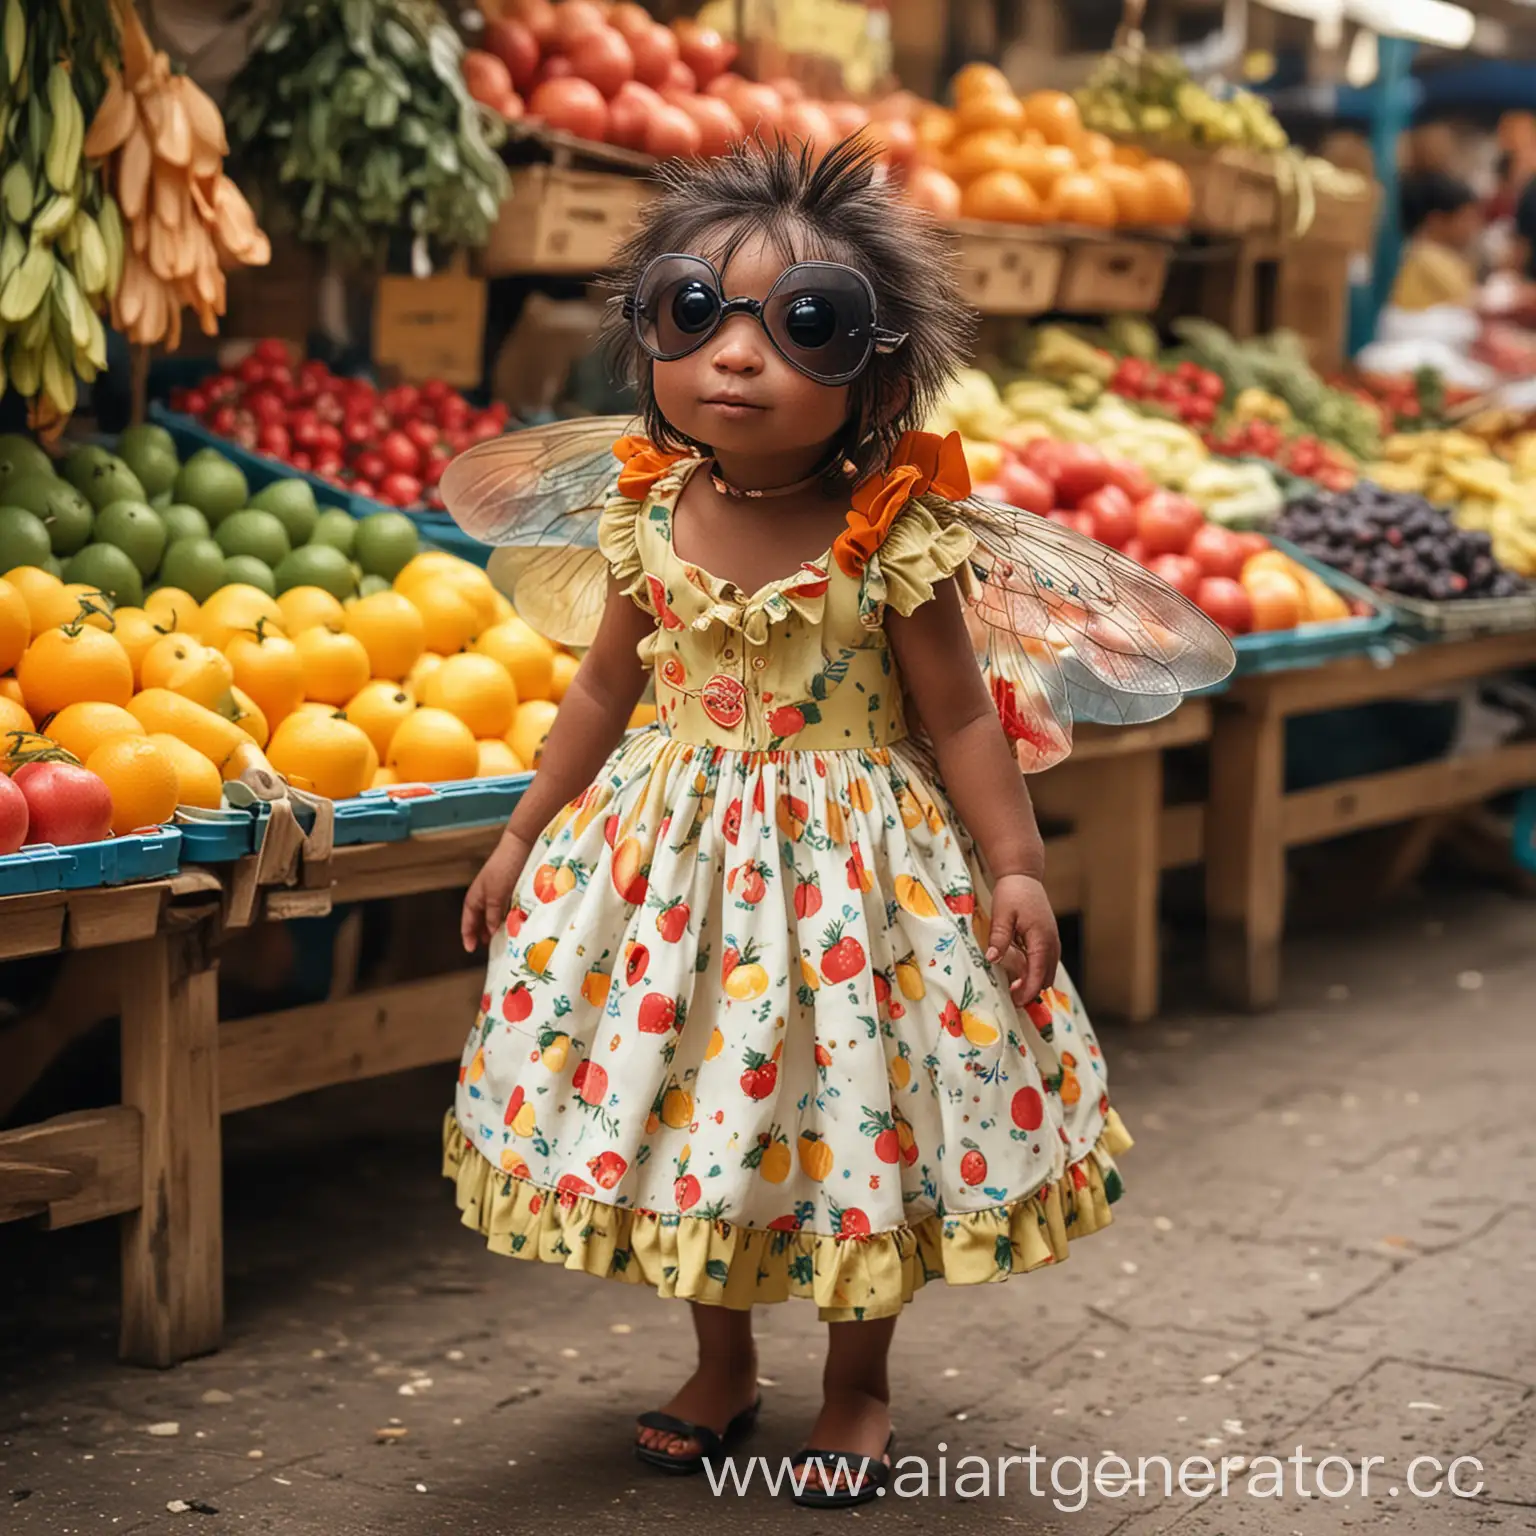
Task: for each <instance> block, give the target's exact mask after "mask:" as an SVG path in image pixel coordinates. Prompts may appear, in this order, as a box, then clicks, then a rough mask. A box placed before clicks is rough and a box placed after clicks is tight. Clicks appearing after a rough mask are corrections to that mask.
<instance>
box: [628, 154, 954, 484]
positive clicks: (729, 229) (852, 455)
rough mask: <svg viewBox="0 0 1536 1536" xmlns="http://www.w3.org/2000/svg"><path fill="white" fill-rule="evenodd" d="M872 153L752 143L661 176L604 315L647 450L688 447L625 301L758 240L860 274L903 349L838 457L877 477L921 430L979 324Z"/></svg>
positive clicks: (876, 374) (948, 264) (930, 230)
mask: <svg viewBox="0 0 1536 1536" xmlns="http://www.w3.org/2000/svg"><path fill="white" fill-rule="evenodd" d="M877 167H878V149H877V148H876V147H875V146H873V145H871V144H870V143H869V141H868V140H867V139H863V138H860V137H858V136H857V135H855V136H854V137H852V138H847V139H844V140H843V141H842V142H841V143H839V144H837V145H836V146H835V147H834V148H832V149H831V150H829V151H828V153H827V154H826V155H825V156H824V157H823V158H822V159H821V160H820V162H819V163H818V162H816V161H815V160H813V158H812V156H811V154H810V152H809V151H808V150H807V149H806V148H804V147H803V146H802V147H799V148H798V149H791V148H789V147H788V146H786V145H785V144H784V143H783V141H782V140H780V141H779V142H777V143H775V144H773V145H771V146H765V145H763V144H761V143H759V142H753V143H750V144H748V145H745V146H742V147H740V148H738V149H736V150H735V151H733V152H732V153H731V154H729V155H725V156H722V157H720V158H718V159H712V160H706V161H703V162H689V163H681V162H677V163H673V164H671V165H668V166H666V167H663V169H662V170H661V171H660V172H659V174H658V177H657V179H658V181H659V183H660V187H659V191H658V193H657V195H656V196H655V197H654V198H653V199H652V200H651V202H650V203H649V205H648V206H647V209H646V213H645V217H644V222H643V223H642V225H641V227H640V229H639V230H638V231H637V232H636V233H635V234H634V235H633V236H632V237H631V238H630V239H629V240H628V241H627V242H626V243H625V245H624V246H623V248H622V249H621V250H620V252H619V255H618V268H617V271H616V273H615V274H614V277H613V287H614V289H615V290H616V292H617V294H618V297H617V298H615V299H614V300H613V301H612V302H611V303H610V304H609V306H608V309H607V311H606V314H605V317H604V323H603V331H604V338H605V341H606V343H607V345H608V348H609V352H610V356H611V357H612V358H613V360H614V363H615V364H616V366H617V369H618V371H619V374H620V376H621V377H622V378H624V379H625V380H627V381H628V382H629V383H631V384H632V385H633V386H634V388H635V390H636V392H637V394H638V396H639V407H640V412H641V414H642V416H643V417H644V420H645V426H646V431H647V433H648V434H649V436H650V438H651V440H652V441H653V442H655V443H656V444H657V445H658V446H660V447H667V448H670V449H673V450H685V449H687V448H689V447H707V446H708V445H707V444H693V443H691V442H690V441H689V440H688V439H687V438H685V437H683V435H682V434H681V433H680V432H678V430H677V429H676V428H675V427H673V426H672V424H671V423H670V422H669V421H667V419H666V418H665V417H664V416H663V415H662V414H661V411H660V410H659V409H658V407H657V405H656V397H655V394H654V393H653V391H652V388H651V359H650V358H649V357H648V356H647V355H646V353H645V352H644V351H643V350H642V348H641V347H640V345H639V343H638V342H637V341H636V340H635V336H634V332H633V330H632V329H631V326H630V322H629V321H628V320H626V319H625V318H624V315H623V313H622V308H621V301H622V298H623V297H624V296H625V295H632V294H633V293H634V291H635V288H636V286H637V285H638V283H639V280H640V275H641V273H642V272H644V270H645V268H646V267H647V266H648V265H649V264H650V262H651V261H653V260H654V259H655V258H656V257H657V256H662V255H665V254H667V253H668V252H674V251H676V252H683V253H686V254H689V255H695V256H703V257H705V258H707V259H708V260H710V261H712V262H713V263H714V265H715V267H716V270H721V269H723V268H724V267H725V265H726V264H727V263H728V262H729V261H730V259H731V256H732V255H733V254H734V253H735V251H736V250H737V249H738V248H739V247H740V246H741V245H742V244H743V243H744V242H745V241H746V240H748V239H749V238H752V237H755V236H762V237H764V238H766V239H767V240H768V241H769V242H770V243H771V244H772V246H773V248H774V249H775V250H776V251H777V252H778V253H779V254H780V255H782V257H783V258H784V262H785V264H786V265H789V264H790V263H792V262H796V261H838V262H842V263H844V264H845V265H846V266H850V267H853V268H854V269H855V270H856V271H858V272H862V273H863V274H864V276H865V277H867V278H868V279H869V281H870V284H871V286H872V287H873V288H874V290H875V303H876V314H877V316H878V320H879V324H880V325H881V326H882V327H883V328H884V329H886V330H891V331H897V332H905V333H906V336H907V341H906V344H905V345H904V346H902V347H900V348H899V349H898V350H896V351H895V352H892V353H876V354H875V355H874V356H873V357H872V358H871V359H870V363H869V366H868V367H867V368H866V369H865V370H864V372H863V374H861V375H860V376H859V378H858V379H856V380H855V381H854V383H853V384H852V386H851V389H850V397H849V417H848V426H847V429H846V431H845V434H844V441H843V443H842V445H841V446H842V452H843V456H844V457H846V458H847V459H849V460H851V461H852V462H853V464H854V466H855V468H856V469H857V471H858V473H859V474H860V475H861V476H862V475H864V474H867V473H869V472H870V471H872V470H875V469H878V468H881V467H883V465H884V463H885V461H886V460H887V459H888V458H889V456H890V452H891V449H892V448H893V447H894V446H895V443H896V439H897V438H898V437H900V436H901V434H902V432H904V431H905V430H907V428H909V427H911V426H920V425H921V424H922V423H923V422H924V421H925V420H926V419H927V418H928V415H929V414H930V412H931V411H932V409H933V407H934V406H935V405H937V404H938V402H939V400H940V399H941V398H942V396H943V394H944V390H945V387H946V386H947V385H948V383H949V381H950V379H951V378H952V377H953V376H954V373H955V371H956V370H957V369H958V368H960V367H962V366H963V365H964V364H965V362H966V361H967V360H968V358H969V357H970V354H971V344H972V339H973V336H974V327H975V317H974V315H973V314H972V312H971V310H970V309H969V307H968V306H967V305H966V303H965V301H964V300H963V299H962V298H961V296H960V292H959V289H958V288H957V286H956V283H955V249H954V245H953V242H952V241H951V239H950V238H949V236H948V235H947V234H946V233H945V232H944V231H943V230H942V229H941V228H940V227H939V226H938V225H937V224H935V223H934V222H933V221H932V220H931V219H929V218H928V217H927V215H926V214H923V213H921V212H919V211H918V210H917V209H914V208H912V207H910V206H909V205H907V204H906V203H904V202H902V201H901V200H900V199H899V198H898V197H897V196H896V193H895V190H894V189H893V188H892V187H891V185H890V184H889V183H888V182H885V181H882V180H881V179H880V178H879V177H878V176H877Z"/></svg>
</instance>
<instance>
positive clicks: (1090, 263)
mask: <svg viewBox="0 0 1536 1536" xmlns="http://www.w3.org/2000/svg"><path fill="white" fill-rule="evenodd" d="M1169 254H1170V253H1169V248H1168V247H1167V246H1166V245H1159V244H1156V243H1155V242H1153V241H1151V240H1083V241H1080V242H1078V243H1076V244H1074V245H1073V246H1072V248H1071V249H1070V250H1069V251H1068V253H1067V257H1066V261H1065V263H1064V265H1063V268H1062V273H1061V284H1060V286H1059V287H1058V288H1057V290H1056V304H1055V307H1056V308H1057V309H1060V310H1065V311H1066V312H1067V313H1069V314H1079V315H1108V314H1138V315H1146V314H1151V312H1152V311H1153V310H1154V309H1156V308H1157V306H1158V302H1159V301H1160V300H1161V299H1162V296H1163V284H1164V283H1165V282H1167V280H1168V261H1169Z"/></svg>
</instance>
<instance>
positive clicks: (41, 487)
mask: <svg viewBox="0 0 1536 1536" xmlns="http://www.w3.org/2000/svg"><path fill="white" fill-rule="evenodd" d="M5 499H6V502H7V503H8V504H9V505H10V506H13V507H25V508H26V509H27V511H28V512H31V513H33V514H35V515H36V516H38V517H40V518H42V520H43V523H44V526H45V527H46V528H47V529H48V538H49V541H50V542H51V543H52V545H53V552H54V554H56V555H72V554H74V552H75V551H76V550H77V549H79V548H80V547H81V545H83V544H84V543H85V542H86V541H87V540H88V539H89V538H90V536H91V524H92V522H93V521H94V520H95V519H94V515H93V513H92V511H91V504H90V502H88V501H87V500H86V499H85V497H84V496H83V495H81V493H80V492H79V491H77V490H76V489H75V488H74V486H72V485H71V484H70V483H69V482H68V481H67V480H60V479H59V477H58V476H57V475H18V476H17V477H16V478H15V479H14V480H12V481H11V483H10V484H9V485H8V486H6V488H5ZM140 499H142V498H140Z"/></svg>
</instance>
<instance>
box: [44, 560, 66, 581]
mask: <svg viewBox="0 0 1536 1536" xmlns="http://www.w3.org/2000/svg"><path fill="white" fill-rule="evenodd" d="M43 569H44V570H45V571H47V572H48V574H49V575H50V576H57V577H58V578H59V580H60V581H63V580H64V562H63V561H62V560H60V559H59V557H58V556H57V555H49V556H48V558H47V559H46V560H44V561H43Z"/></svg>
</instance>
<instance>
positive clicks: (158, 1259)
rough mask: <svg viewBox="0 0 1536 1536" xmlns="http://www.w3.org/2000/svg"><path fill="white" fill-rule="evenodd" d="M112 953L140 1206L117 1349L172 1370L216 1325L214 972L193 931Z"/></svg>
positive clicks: (126, 1243)
mask: <svg viewBox="0 0 1536 1536" xmlns="http://www.w3.org/2000/svg"><path fill="white" fill-rule="evenodd" d="M119 954H120V955H121V960H120V962H119V964H120V973H121V976H122V988H123V992H122V997H123V1003H122V1021H123V1022H122V1037H123V1052H122V1054H123V1102H124V1103H125V1104H128V1105H131V1106H132V1107H133V1108H135V1109H137V1110H138V1111H139V1113H140V1114H141V1115H142V1116H143V1123H144V1157H143V1204H142V1206H141V1207H140V1208H139V1209H138V1210H137V1211H134V1212H132V1213H130V1214H129V1215H128V1216H126V1217H124V1219H123V1257H122V1264H123V1321H122V1334H121V1340H120V1351H121V1354H122V1356H123V1358H124V1359H125V1360H129V1361H132V1362H134V1363H135V1364H138V1365H155V1366H168V1365H174V1364H175V1363H176V1362H177V1361H179V1360H185V1359H188V1358H189V1357H191V1356H193V1355H200V1354H206V1353H208V1352H209V1351H210V1350H214V1349H217V1348H218V1347H219V1342H220V1339H221V1336H222V1333H223V1329H224V1234H223V1212H222V1208H221V1196H222V1169H221V1166H220V1161H221V1155H222V1147H221V1141H220V1126H219V1071H218V1023H219V1010H218V985H217V977H218V971H217V966H216V964H215V963H214V961H213V960H212V959H211V957H210V956H209V954H208V952H207V933H206V930H205V929H201V928H199V929H192V930H183V931H180V932H174V931H173V932H170V933H165V932H162V933H158V934H156V935H155V937H154V938H152V939H146V940H143V941H142V942H140V943H136V944H128V945H124V946H123V948H122V950H121V951H119ZM105 960H106V957H105V956H104V957H103V961H104V963H105Z"/></svg>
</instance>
